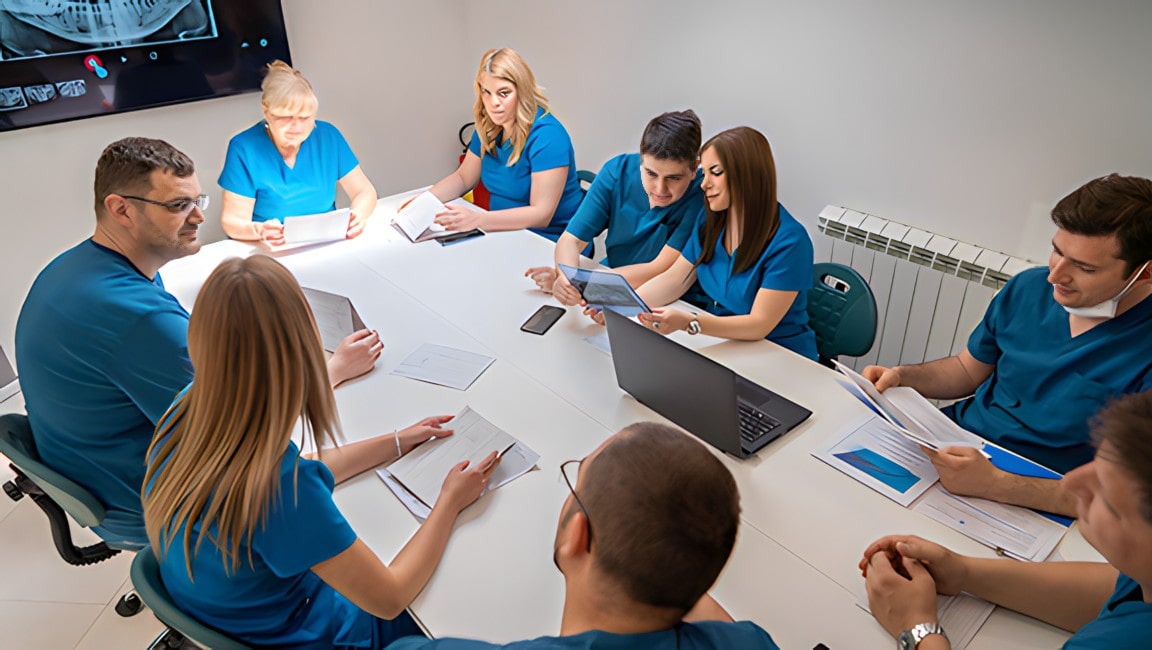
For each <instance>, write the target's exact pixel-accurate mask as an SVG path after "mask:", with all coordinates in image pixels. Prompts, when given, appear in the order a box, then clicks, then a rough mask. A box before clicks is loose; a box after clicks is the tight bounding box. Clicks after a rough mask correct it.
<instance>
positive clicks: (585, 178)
mask: <svg viewBox="0 0 1152 650" xmlns="http://www.w3.org/2000/svg"><path fill="white" fill-rule="evenodd" d="M576 180H577V181H578V182H580V183H588V184H589V185H591V184H592V181H594V180H596V172H590V171H588V170H587V169H577V170H576ZM580 189H582V190H584V193H585V194H587V193H588V188H586V187H584V186H583V185H581V186H580Z"/></svg>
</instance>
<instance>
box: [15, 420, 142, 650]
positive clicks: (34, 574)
mask: <svg viewBox="0 0 1152 650" xmlns="http://www.w3.org/2000/svg"><path fill="white" fill-rule="evenodd" d="M4 406H5V407H10V405H9V404H5V405H4ZM3 410H4V411H8V410H12V409H11V408H5V409H3ZM12 476H13V474H12V470H10V469H9V468H8V460H7V459H5V458H4V457H3V456H0V483H3V482H5V481H9V480H11V479H12ZM72 533H73V538H74V539H75V540H76V542H77V543H78V544H80V545H84V544H91V543H94V542H96V541H97V538H96V536H95V535H93V534H92V533H91V532H89V531H88V530H86V529H82V528H76V527H74V528H73V531H72ZM131 564H132V554H131V553H120V554H119V555H117V556H115V557H113V558H111V559H109V560H105V561H104V562H101V563H99V564H95V565H92V566H85V567H75V566H71V565H69V564H68V563H66V562H65V561H64V560H62V559H61V558H60V556H59V555H58V554H57V553H56V547H55V546H54V545H53V543H52V533H51V532H50V529H49V527H48V519H47V518H46V517H45V516H44V513H43V512H41V511H40V508H38V507H37V506H36V504H35V503H33V502H32V500H31V499H30V498H28V497H25V498H23V499H21V500H20V501H19V502H13V501H12V500H11V499H9V498H8V496H7V495H0V639H2V641H0V645H2V646H3V647H5V648H21V649H27V650H63V649H67V648H75V649H76V650H129V649H134V648H140V649H143V648H146V647H147V646H148V644H149V643H150V642H151V641H152V640H153V639H154V638H155V637H156V636H157V635H158V634H160V632H161V631H163V629H164V626H163V625H162V624H161V623H160V622H159V621H158V620H156V617H155V616H153V615H152V612H150V611H148V610H144V611H142V612H140V613H139V614H137V615H136V616H133V617H131V618H123V617H121V616H119V615H117V614H116V611H115V609H114V607H115V605H116V601H117V600H119V598H120V596H121V595H122V594H123V593H125V592H127V591H128V590H129V589H131V588H132V584H131V582H130V581H129V579H128V568H129V566H131Z"/></svg>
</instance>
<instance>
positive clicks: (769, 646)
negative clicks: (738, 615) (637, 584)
mask: <svg viewBox="0 0 1152 650" xmlns="http://www.w3.org/2000/svg"><path fill="white" fill-rule="evenodd" d="M499 648H503V649H505V650H520V649H527V648H547V649H548V650H565V649H567V648H571V649H572V650H588V649H592V648H595V649H597V650H721V649H723V650H728V649H729V648H740V650H778V646H777V645H776V643H775V642H774V641H773V640H772V637H770V636H768V633H767V632H765V631H764V630H762V629H761V628H760V626H758V625H756V624H755V623H752V622H751V621H740V622H738V623H722V622H720V621H703V622H700V623H681V624H680V625H677V626H676V627H674V628H672V629H670V630H663V631H660V632H649V633H646V634H610V633H608V632H601V631H599V630H593V631H591V632H584V633H582V634H573V635H571V636H560V637H551V636H545V637H540V638H538V639H531V640H529V641H517V642H515V643H508V644H503V645H501V644H496V643H488V642H486V641H473V640H471V639H420V638H413V637H408V638H405V639H400V640H399V641H397V642H395V643H393V644H392V645H390V646H388V650H433V649H435V650H497V649H499Z"/></svg>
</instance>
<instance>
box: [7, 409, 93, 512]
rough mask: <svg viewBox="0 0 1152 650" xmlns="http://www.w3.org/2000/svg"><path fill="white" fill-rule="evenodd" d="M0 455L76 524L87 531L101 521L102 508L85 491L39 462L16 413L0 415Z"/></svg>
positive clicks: (22, 420)
mask: <svg viewBox="0 0 1152 650" xmlns="http://www.w3.org/2000/svg"><path fill="white" fill-rule="evenodd" d="M0 453H3V454H4V455H5V456H7V457H8V460H9V461H11V462H12V464H13V465H15V466H16V467H19V468H20V471H22V472H24V474H25V475H26V476H27V477H28V478H30V479H32V481H33V482H34V483H36V485H37V486H38V487H39V488H40V489H41V490H43V491H44V493H45V494H47V495H48V496H49V497H51V498H52V500H53V501H55V502H56V503H57V504H58V505H59V506H60V507H61V508H63V509H64V511H65V512H67V513H68V514H69V515H71V516H72V518H73V519H75V520H76V523H78V524H80V525H81V526H84V527H87V528H91V527H93V526H98V525H99V524H100V522H101V521H104V506H103V505H101V504H100V501H99V500H97V499H96V497H95V496H94V495H93V494H92V493H91V492H89V491H88V489H87V488H85V487H83V486H81V485H80V484H79V483H77V482H75V481H73V480H72V479H70V478H68V477H66V476H64V475H63V474H61V473H59V472H57V471H56V470H54V469H52V468H51V467H48V466H47V465H45V464H44V463H43V462H41V461H40V454H39V453H37V451H36V441H35V440H34V439H33V438H32V426H31V425H30V424H29V423H28V416H26V415H23V414H20V413H9V414H7V415H3V416H0Z"/></svg>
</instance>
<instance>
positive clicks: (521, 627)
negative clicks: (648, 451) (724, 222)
mask: <svg viewBox="0 0 1152 650" xmlns="http://www.w3.org/2000/svg"><path fill="white" fill-rule="evenodd" d="M412 194H413V193H405V194H402V195H397V196H393V197H386V198H383V199H381V201H380V206H379V208H378V209H377V212H376V213H375V214H374V215H373V217H372V219H371V221H370V224H369V227H368V229H367V231H366V232H365V234H364V235H363V236H362V237H360V238H358V239H356V240H352V241H347V242H338V243H334V244H328V245H320V246H315V247H311V248H308V249H305V250H297V251H294V252H290V253H282V254H277V255H276V257H277V258H278V259H279V260H280V261H282V262H283V263H284V264H285V265H286V266H287V267H288V268H289V269H291V270H292V272H293V273H294V274H295V275H296V277H297V279H298V280H299V281H300V283H301V284H302V285H304V286H308V287H313V288H317V289H322V290H325V291H330V292H333V293H339V294H343V295H345V296H348V297H349V298H350V299H351V300H352V303H353V304H354V305H355V307H356V309H357V310H358V312H359V313H360V316H361V317H362V318H363V320H364V322H365V323H366V324H367V325H368V327H371V328H374V329H377V330H378V331H379V332H380V335H381V337H382V339H383V340H384V342H385V344H386V347H385V349H384V353H383V355H382V356H381V358H380V360H379V362H378V363H377V366H376V369H375V370H374V371H373V372H371V373H369V374H368V375H366V376H365V377H362V378H360V379H357V380H354V381H352V382H349V383H347V384H346V385H344V386H342V387H340V388H339V389H337V391H336V396H337V400H338V403H339V406H340V414H341V419H342V422H343V427H344V433H345V435H346V437H347V439H348V440H358V439H362V438H365V437H368V436H372V435H375V434H379V433H385V432H390V431H392V430H393V429H395V428H397V427H402V426H406V425H408V424H410V423H412V422H414V421H416V420H418V419H419V418H421V417H424V416H426V415H432V414H440V413H444V414H454V413H456V412H458V411H460V410H461V409H462V408H463V407H464V406H471V407H472V408H473V409H474V410H476V411H477V412H479V413H480V414H481V415H483V416H484V417H486V418H488V419H489V420H491V421H492V422H493V423H494V424H496V425H497V426H500V427H501V428H503V429H505V430H506V431H508V432H509V433H511V434H512V435H513V436H516V437H517V438H519V439H521V440H523V441H524V442H525V443H527V444H528V445H529V446H530V447H532V448H533V449H535V450H536V451H537V452H539V453H540V455H541V460H540V463H539V471H533V472H531V473H529V474H528V475H526V476H524V477H521V478H519V479H517V480H515V481H513V482H512V483H510V484H508V485H507V486H504V487H502V488H500V489H499V490H497V491H495V492H493V493H492V494H489V495H487V496H486V497H484V498H483V499H481V500H480V501H479V502H478V503H476V504H475V505H473V506H472V507H470V508H469V509H468V510H466V511H465V512H464V513H463V514H462V515H461V517H460V519H459V521H458V523H457V525H456V529H455V531H454V533H453V536H452V539H451V542H450V543H449V546H448V549H447V551H446V552H445V555H444V559H443V561H442V562H441V565H440V567H439V568H438V569H437V570H436V573H435V575H434V576H433V578H432V581H431V582H430V583H429V585H428V587H427V588H426V589H425V590H424V592H423V593H422V594H421V595H420V597H419V598H417V600H416V602H415V603H413V605H412V611H413V613H414V614H415V615H416V617H417V618H418V619H419V620H420V621H421V623H422V624H424V625H425V627H426V628H427V629H428V630H429V631H430V632H431V633H432V634H433V635H435V636H467V637H473V638H481V639H486V640H490V641H501V642H508V641H513V640H518V639H525V638H532V637H535V636H541V635H549V634H555V633H557V631H558V629H559V622H560V614H561V608H562V603H563V579H562V576H561V575H560V574H559V572H558V571H557V570H556V569H555V567H554V566H553V564H552V542H553V535H554V531H555V526H556V521H557V518H558V516H559V511H560V507H561V504H562V503H563V501H564V499H565V498H566V496H567V488H566V487H565V486H564V484H563V482H562V481H561V480H560V478H559V470H558V467H559V465H560V463H562V462H563V461H565V460H569V459H574V458H582V457H583V456H585V455H586V454H588V453H589V452H590V451H591V450H592V449H594V448H595V447H596V446H597V445H599V444H600V443H601V442H602V441H603V440H604V439H605V438H607V437H608V436H610V435H611V434H612V433H614V432H615V431H617V430H619V429H620V428H622V427H624V426H625V425H627V424H630V423H632V422H635V421H638V420H660V421H665V420H664V419H663V418H662V417H660V416H659V415H657V414H656V413H654V412H653V411H651V410H649V409H648V408H647V407H645V406H643V405H642V404H640V403H638V402H637V401H636V400H634V399H633V398H632V397H630V396H629V395H627V394H626V393H624V392H623V391H622V390H620V388H618V387H617V385H616V378H615V373H614V372H613V369H612V360H611V358H610V357H609V356H608V355H606V354H605V353H603V352H601V351H599V350H598V349H596V348H595V347H593V346H592V345H590V344H588V343H587V342H585V341H584V338H585V337H587V336H591V335H595V334H599V333H600V332H602V328H601V327H600V326H598V325H596V324H594V323H592V322H591V321H590V320H589V319H587V318H586V317H584V316H583V315H582V314H581V313H580V311H579V309H577V308H569V309H568V313H567V314H566V315H565V316H564V317H563V318H561V319H560V321H559V322H558V323H557V324H556V325H555V326H554V327H553V328H552V329H551V330H550V331H549V332H548V333H547V334H546V335H544V336H537V335H533V334H528V333H524V332H521V331H520V329H519V328H520V325H521V323H523V322H524V321H525V320H526V319H527V318H528V317H529V316H530V315H531V314H532V313H533V312H534V311H535V310H536V309H537V308H538V307H539V306H540V305H543V304H555V302H554V301H553V300H552V299H551V297H550V296H547V295H545V294H543V293H541V292H539V291H538V290H536V288H535V285H534V284H533V283H532V282H531V281H530V280H528V279H527V278H525V277H523V273H524V270H525V269H526V268H528V267H529V266H540V265H548V264H551V263H552V249H553V244H552V242H550V241H548V240H546V239H544V238H542V237H539V236H537V235H534V234H532V233H529V232H526V231H519V232H510V233H491V234H489V235H487V236H485V237H481V238H479V239H473V240H467V241H464V242H461V243H459V244H456V245H451V246H444V247H442V246H440V245H439V244H438V243H435V242H425V243H422V244H411V243H409V242H408V241H407V240H405V239H404V238H403V237H402V236H401V235H399V234H398V233H397V232H396V231H395V230H394V229H393V228H392V227H391V226H390V225H389V221H390V220H391V218H392V216H393V215H394V214H395V209H396V207H397V206H398V205H399V204H400V203H401V202H402V200H404V199H405V198H406V197H408V196H411V195H412ZM255 252H256V251H255V249H254V247H253V246H251V245H248V244H242V243H238V242H231V241H227V242H220V243H217V244H212V245H210V246H206V247H204V249H203V250H202V251H201V252H200V253H198V254H197V255H195V256H192V257H190V258H185V259H182V260H177V261H175V262H172V263H170V264H169V265H167V266H165V267H164V269H162V271H161V274H162V275H163V277H164V280H165V284H166V286H167V287H168V289H169V290H170V291H171V292H172V293H173V294H175V295H176V296H177V297H178V298H179V299H180V300H181V302H182V303H183V304H184V305H185V306H186V307H188V308H189V309H191V308H192V306H193V303H194V300H195V294H196V291H198V289H199V286H200V284H201V283H202V282H203V280H204V279H205V278H206V277H207V274H208V273H209V272H210V271H211V269H212V268H214V267H215V265H216V264H218V263H219V262H220V261H221V260H223V259H225V258H227V257H231V256H235V255H248V254H253V253H255ZM586 264H587V262H586ZM672 338H673V339H675V340H677V341H679V342H680V343H683V344H685V345H688V346H690V347H693V348H695V349H698V350H699V351H701V352H702V353H704V354H706V355H708V356H709V357H712V358H714V359H716V360H718V361H720V362H721V363H724V364H726V365H728V366H730V367H732V368H733V369H735V370H736V371H737V372H739V373H740V374H743V375H744V376H746V377H747V378H749V379H751V380H753V381H755V382H757V383H760V384H762V385H764V386H766V387H768V388H769V389H771V390H773V391H775V392H777V393H779V394H781V395H783V396H785V397H787V398H789V399H791V400H793V401H795V402H797V403H799V404H801V405H803V406H805V407H807V408H808V409H810V410H811V411H812V412H813V415H812V417H811V418H809V420H808V421H807V422H805V423H803V424H802V425H800V426H799V427H797V428H796V429H795V430H793V431H792V432H790V433H788V434H786V435H785V436H783V437H782V438H780V439H779V440H777V441H775V442H773V443H771V444H770V445H769V446H768V447H767V448H765V449H764V450H762V451H761V452H760V453H759V454H758V455H757V456H755V457H753V458H750V459H746V460H738V459H735V458H732V457H729V456H725V455H723V454H720V452H716V453H717V455H719V456H720V457H721V458H723V459H724V461H725V463H726V464H727V466H728V467H729V468H730V469H731V471H732V472H733V474H734V475H735V477H736V480H737V483H738V485H739V487H740V491H741V497H742V506H743V514H742V520H743V521H742V525H741V530H740V538H739V540H738V542H737V545H736V549H735V551H734V553H733V556H732V559H731V560H730V562H729V564H728V567H727V568H726V570H725V573H724V574H723V575H722V576H721V578H720V580H719V582H718V583H717V585H716V587H715V588H714V590H713V594H714V595H715V596H716V598H717V599H718V600H719V601H720V602H721V603H722V604H723V605H724V606H725V607H726V608H727V609H728V610H729V611H730V612H731V613H732V614H733V616H735V617H736V618H737V619H751V620H753V621H756V622H757V623H759V624H760V625H761V626H763V627H764V628H765V629H767V630H768V631H769V633H771V634H772V636H773V638H775V639H776V641H777V642H778V643H780V645H781V646H782V647H785V648H812V647H814V646H815V645H816V644H817V643H824V644H826V645H827V646H828V647H830V648H834V649H835V648H890V647H892V645H893V644H894V642H893V640H892V639H891V637H889V636H888V635H887V634H886V633H885V632H884V631H883V630H882V629H881V628H880V626H879V625H878V624H876V623H875V622H874V621H873V620H872V618H871V616H869V615H868V614H867V613H866V612H865V611H863V610H862V609H860V608H859V607H857V606H856V600H857V594H858V593H862V587H861V579H860V576H859V572H858V571H857V569H856V563H857V561H858V560H859V557H860V554H861V552H862V551H863V549H864V548H865V546H866V545H867V544H868V543H869V542H871V541H872V540H874V539H876V538H877V537H880V536H882V535H885V534H888V533H915V534H920V535H923V536H925V537H927V538H929V539H933V540H936V541H939V542H941V543H944V544H946V545H948V546H950V547H952V548H954V549H956V550H958V551H960V552H964V553H969V554H974V555H985V556H991V555H993V553H992V552H991V550H990V549H987V548H985V547H983V546H981V545H979V544H977V543H976V542H974V541H972V540H970V539H968V538H967V537H964V536H962V535H960V534H959V533H957V532H954V531H952V530H951V529H948V528H946V527H944V526H943V525H941V524H939V523H937V522H935V521H932V520H930V519H928V518H927V517H925V516H923V515H921V514H918V513H915V512H912V511H910V510H907V509H905V508H903V507H901V506H899V505H898V504H896V503H894V502H892V501H889V500H888V499H886V498H884V497H883V496H881V495H880V494H877V493H876V492H874V491H872V490H870V489H869V488H867V487H865V486H864V485H862V484H860V483H858V482H856V481H855V480H853V479H851V478H849V477H848V476H846V475H844V474H841V473H840V472H838V471H836V470H835V469H832V468H831V467H829V466H827V465H825V464H824V463H822V462H820V461H819V460H816V459H815V458H813V457H812V456H811V455H810V452H811V450H812V449H813V448H814V447H817V446H819V445H820V444H821V443H823V442H824V441H825V440H827V439H828V438H829V437H831V436H833V435H835V434H836V433H837V432H840V431H842V430H843V429H844V428H845V427H846V426H849V425H851V424H852V423H853V422H857V421H859V420H861V419H862V418H865V417H867V414H868V411H867V410H866V409H865V408H864V407H863V406H861V405H860V404H859V403H858V402H857V401H856V400H855V399H854V398H852V397H851V396H849V395H848V394H847V393H846V392H845V391H843V389H841V388H840V387H839V386H838V385H837V384H836V382H835V380H834V374H833V373H832V371H830V370H828V369H827V368H824V367H823V366H820V365H818V364H816V363H813V362H811V361H809V360H807V359H804V358H802V357H799V356H797V355H795V354H793V353H791V352H789V351H787V350H785V349H783V348H780V347H778V346H776V345H774V344H772V343H769V342H767V341H758V342H738V341H725V340H721V339H715V338H711V337H708V336H703V335H701V336H695V337H689V336H687V335H686V334H684V333H677V334H674V335H673V336H672ZM426 342H430V343H439V344H442V345H448V346H452V347H457V348H461V349H464V350H470V351H473V352H479V353H482V354H487V355H490V356H493V357H495V358H496V362H495V363H494V364H493V365H492V366H491V367H490V368H489V369H488V370H487V371H486V372H485V373H484V374H483V375H482V376H481V377H480V378H479V379H478V380H477V381H476V383H475V384H473V385H472V386H471V387H470V388H469V389H468V390H467V391H457V390H453V389H450V388H445V387H441V386H435V385H431V384H426V383H422V382H419V381H415V380H411V379H406V378H402V377H397V376H393V375H391V374H389V373H390V372H391V370H392V369H393V368H394V367H395V366H396V365H397V364H398V363H399V362H400V360H401V359H403V358H404V357H405V356H406V355H407V354H408V353H409V352H411V351H412V350H413V349H415V348H416V347H417V346H418V345H420V344H422V343H426ZM336 501H337V503H338V504H339V506H340V508H341V510H342V511H343V512H344V514H345V515H346V516H347V518H348V520H349V521H350V522H351V523H352V525H353V527H354V528H355V529H356V531H357V533H358V534H359V535H360V537H361V538H362V539H364V541H365V542H366V543H367V544H368V545H369V546H370V547H371V548H373V549H374V550H375V551H376V553H377V554H378V555H379V556H380V557H381V558H382V559H384V560H385V561H387V560H389V559H391V557H392V556H393V555H395V553H396V552H397V551H398V550H399V549H400V547H401V546H402V545H403V544H404V542H405V541H406V540H407V539H408V538H409V537H410V536H411V535H412V533H413V532H414V531H415V530H416V525H417V522H416V521H415V519H413V518H412V516H411V515H409V514H408V512H407V511H406V510H405V509H404V508H403V507H402V506H401V505H400V504H399V502H398V501H397V500H396V499H395V498H394V497H393V496H392V495H391V493H389V492H388V490H387V488H385V487H384V485H383V483H382V482H381V481H380V480H379V479H378V478H377V477H376V475H375V473H373V472H369V473H366V474H364V475H362V476H359V477H357V478H355V479H353V480H351V481H349V482H347V483H345V484H343V485H341V486H340V487H339V488H338V489H337V490H336ZM1058 552H1059V553H1060V554H1061V555H1062V556H1063V557H1064V558H1065V559H1093V560H1098V559H1099V556H1098V555H1097V554H1096V553H1095V551H1094V550H1093V549H1091V547H1089V546H1088V545H1087V544H1086V543H1084V542H1083V539H1082V538H1081V537H1080V536H1079V534H1078V533H1077V532H1076V530H1075V528H1074V529H1073V531H1072V532H1071V533H1070V534H1069V535H1068V536H1067V537H1066V540H1065V542H1064V543H1062V545H1061V546H1060V547H1059V549H1058ZM1067 636H1068V635H1067V633H1064V632H1062V631H1060V630H1057V629H1056V628H1053V627H1051V626H1048V625H1045V624H1043V623H1040V622H1038V621H1035V620H1033V619H1029V618H1026V617H1023V616H1020V615H1017V614H1014V613H1012V612H1007V611H1005V610H1002V609H997V610H996V612H995V613H994V614H993V616H992V618H991V619H989V621H988V623H987V624H985V626H984V627H983V629H982V630H981V632H980V634H979V635H978V636H977V637H976V639H975V640H974V642H973V643H972V644H971V645H970V647H972V648H998V647H1006V646H1012V647H1055V646H1058V645H1059V644H1060V643H1061V642H1062V640H1063V639H1065V638H1067Z"/></svg>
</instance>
